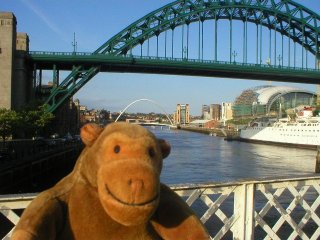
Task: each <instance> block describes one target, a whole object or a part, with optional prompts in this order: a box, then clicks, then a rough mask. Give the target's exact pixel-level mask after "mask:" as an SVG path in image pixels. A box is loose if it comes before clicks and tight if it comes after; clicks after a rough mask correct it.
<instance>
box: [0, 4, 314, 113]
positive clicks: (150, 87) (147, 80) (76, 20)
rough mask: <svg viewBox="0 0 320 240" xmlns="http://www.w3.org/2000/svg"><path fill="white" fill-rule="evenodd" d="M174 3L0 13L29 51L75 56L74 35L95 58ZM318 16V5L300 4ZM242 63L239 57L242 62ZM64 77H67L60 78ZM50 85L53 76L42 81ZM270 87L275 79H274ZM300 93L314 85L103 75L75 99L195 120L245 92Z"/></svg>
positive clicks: (15, 8)
mask: <svg viewBox="0 0 320 240" xmlns="http://www.w3.org/2000/svg"><path fill="white" fill-rule="evenodd" d="M171 2H173V1H170V0H152V1H150V0H149V1H147V0H108V1H101V0H80V1H79V0H69V1H61V0H57V1H52V0H42V1H36V0H14V1H12V0H2V3H1V6H0V11H8V12H13V13H14V14H15V16H16V18H17V22H18V24H17V31H18V32H26V33H27V34H28V35H29V38H30V50H31V51H56V52H57V51H61V52H71V51H73V44H74V39H73V37H74V33H75V36H76V43H77V51H79V52H93V51H95V50H96V49H97V48H98V47H100V46H101V45H102V44H103V43H105V42H106V41H107V40H108V39H110V38H111V37H113V36H114V35H115V34H117V33H118V32H120V31H121V30H122V29H124V28H125V27H127V26H128V25H130V24H131V23H133V22H134V21H136V20H138V19H139V18H141V17H143V16H145V15H146V14H148V13H150V12H152V11H154V10H156V9H158V8H160V7H162V6H164V5H166V4H168V3H171ZM295 2H297V3H299V4H301V5H304V6H305V7H307V8H309V9H311V10H313V11H314V12H316V13H318V14H319V12H320V1H314V0H296V1H295ZM239 58H240V57H239ZM62 76H63V74H62ZM44 77H45V78H46V80H47V81H49V80H50V78H51V75H50V73H46V74H45V75H44ZM270 81H272V79H270ZM270 83H271V84H272V85H276V86H279V85H285V86H295V87H301V88H303V89H306V90H309V91H313V92H315V91H316V90H317V89H316V85H308V84H289V83H279V82H278V83H276V82H269V81H256V80H239V79H222V78H209V77H192V76H168V75H155V74H129V73H99V74H98V75H97V76H95V77H94V78H93V79H92V80H91V81H90V82H89V83H87V84H86V85H85V86H84V87H83V88H82V89H81V90H80V91H79V92H78V93H77V94H76V95H75V96H74V98H78V99H79V100H80V104H81V105H86V106H87V107H88V108H96V109H102V108H103V109H106V110H108V111H111V112H116V111H121V110H123V109H124V108H125V107H126V106H127V105H128V104H129V103H131V102H133V101H135V100H137V99H141V98H148V99H151V100H153V101H155V102H157V103H158V104H160V105H161V106H162V107H163V108H164V109H165V111H166V112H167V113H169V114H171V113H173V112H174V111H175V108H176V104H178V103H181V104H184V103H188V104H190V112H191V114H192V115H200V114H201V106H202V105H203V104H206V105H209V104H214V103H220V104H221V102H233V101H234V100H235V98H236V97H237V96H238V95H240V94H241V92H242V91H243V90H245V89H247V88H251V87H255V86H260V85H266V84H270ZM128 112H144V113H148V112H158V113H161V112H163V111H162V109H161V108H159V107H158V106H157V105H155V104H152V103H150V102H144V101H142V102H137V103H136V104H135V105H133V106H131V107H130V108H129V109H128Z"/></svg>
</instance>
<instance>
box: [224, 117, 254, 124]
mask: <svg viewBox="0 0 320 240" xmlns="http://www.w3.org/2000/svg"><path fill="white" fill-rule="evenodd" d="M251 121H252V118H239V119H231V120H228V121H227V123H230V124H234V125H246V124H248V123H249V122H251Z"/></svg>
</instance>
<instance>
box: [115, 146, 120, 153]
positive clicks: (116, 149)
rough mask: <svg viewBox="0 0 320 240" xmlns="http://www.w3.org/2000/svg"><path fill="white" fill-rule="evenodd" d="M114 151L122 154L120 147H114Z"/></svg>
mask: <svg viewBox="0 0 320 240" xmlns="http://www.w3.org/2000/svg"><path fill="white" fill-rule="evenodd" d="M113 151H114V152H115V153H119V152H120V146H119V145H116V146H114V148H113Z"/></svg>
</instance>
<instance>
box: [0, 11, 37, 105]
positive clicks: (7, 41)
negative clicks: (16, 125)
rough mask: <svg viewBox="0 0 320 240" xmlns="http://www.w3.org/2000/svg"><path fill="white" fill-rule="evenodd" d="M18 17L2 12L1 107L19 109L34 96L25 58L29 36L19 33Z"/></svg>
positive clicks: (0, 32)
mask: <svg viewBox="0 0 320 240" xmlns="http://www.w3.org/2000/svg"><path fill="white" fill-rule="evenodd" d="M16 25H17V21H16V17H15V16H14V14H13V13H10V12H0V66H1V68H0V96H1V98H0V108H7V109H19V108H21V107H22V106H23V105H25V104H26V102H29V101H30V100H31V98H32V97H33V84H32V82H29V80H30V81H32V80H31V77H29V74H28V72H29V71H28V70H27V66H26V64H25V62H26V61H25V59H26V55H27V52H28V51H29V37H28V35H27V34H26V33H17V30H16Z"/></svg>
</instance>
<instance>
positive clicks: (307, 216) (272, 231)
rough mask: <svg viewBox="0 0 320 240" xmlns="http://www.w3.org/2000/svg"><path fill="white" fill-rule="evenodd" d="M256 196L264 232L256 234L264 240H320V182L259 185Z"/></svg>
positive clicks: (257, 220)
mask: <svg viewBox="0 0 320 240" xmlns="http://www.w3.org/2000/svg"><path fill="white" fill-rule="evenodd" d="M256 195H257V196H259V197H257V198H256V202H255V205H256V209H255V225H256V226H259V228H258V229H260V233H257V232H256V233H255V234H256V235H257V234H259V235H264V239H270V238H271V239H318V238H319V232H320V228H319V227H320V218H319V210H318V207H319V205H320V188H319V180H305V181H299V182H297V181H286V182H282V183H278V182H277V183H269V184H257V185H256ZM263 202H264V206H262V204H263ZM263 232H264V234H263Z"/></svg>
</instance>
